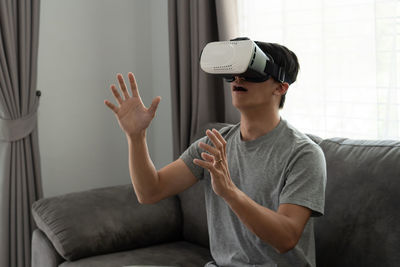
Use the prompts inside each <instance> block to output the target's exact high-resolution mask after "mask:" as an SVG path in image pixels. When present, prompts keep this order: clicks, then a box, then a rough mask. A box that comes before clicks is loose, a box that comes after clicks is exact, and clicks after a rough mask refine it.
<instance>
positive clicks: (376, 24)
mask: <svg viewBox="0 0 400 267" xmlns="http://www.w3.org/2000/svg"><path fill="white" fill-rule="evenodd" d="M237 1H238V16H239V31H240V35H241V36H248V37H250V38H252V39H254V40H260V41H266V42H277V43H280V44H283V45H285V46H287V47H288V48H289V49H291V50H292V51H293V52H295V53H296V55H297V56H298V58H299V62H300V72H299V76H298V80H297V82H295V83H294V84H293V85H292V86H291V87H290V89H289V92H288V94H287V98H286V104H285V107H284V108H283V110H282V111H281V115H282V117H283V118H285V119H287V120H288V121H289V122H290V123H292V124H293V125H294V126H295V127H297V128H298V129H299V130H302V131H303V132H307V133H312V134H316V135H319V136H321V137H324V138H327V137H333V136H342V137H349V138H357V139H400V89H399V87H400V1H397V0H375V1H373V0H304V1H297V0H282V1H272V0H237Z"/></svg>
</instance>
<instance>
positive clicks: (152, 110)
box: [149, 96, 161, 116]
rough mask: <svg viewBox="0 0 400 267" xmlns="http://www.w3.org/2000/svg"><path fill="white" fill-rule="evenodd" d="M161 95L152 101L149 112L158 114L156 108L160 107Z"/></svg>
mask: <svg viewBox="0 0 400 267" xmlns="http://www.w3.org/2000/svg"><path fill="white" fill-rule="evenodd" d="M160 101H161V97H160V96H157V97H156V98H154V99H153V102H151V106H150V108H149V112H150V113H151V114H152V115H153V116H154V115H155V114H156V110H157V107H158V104H160Z"/></svg>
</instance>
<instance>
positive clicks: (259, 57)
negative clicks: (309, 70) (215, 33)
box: [200, 37, 287, 83]
mask: <svg viewBox="0 0 400 267" xmlns="http://www.w3.org/2000/svg"><path fill="white" fill-rule="evenodd" d="M200 67H201V69H202V70H203V71H205V72H206V73H209V74H213V75H217V76H220V77H223V78H225V79H226V80H227V81H228V82H232V81H233V80H234V79H235V76H239V77H243V78H245V80H246V81H250V82H264V81H266V80H268V79H269V78H270V77H271V76H272V77H273V78H274V79H275V80H276V81H278V82H281V83H283V82H287V81H286V80H285V71H284V69H283V68H282V67H280V66H278V65H277V64H275V63H274V59H273V58H272V57H271V56H270V55H268V54H266V53H264V52H263V51H262V50H261V48H259V47H258V46H257V44H256V42H254V41H252V40H250V39H249V38H247V37H243V38H236V39H233V40H230V41H222V42H211V43H208V44H207V45H206V46H205V47H204V49H203V51H202V53H201V56H200Z"/></svg>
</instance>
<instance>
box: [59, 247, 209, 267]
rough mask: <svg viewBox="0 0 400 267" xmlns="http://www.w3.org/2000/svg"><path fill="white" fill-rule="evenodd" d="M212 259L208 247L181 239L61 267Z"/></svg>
mask: <svg viewBox="0 0 400 267" xmlns="http://www.w3.org/2000/svg"><path fill="white" fill-rule="evenodd" d="M211 260H212V257H211V255H210V251H209V250H208V249H206V248H203V247H200V246H196V245H194V244H192V243H188V242H183V241H181V242H173V243H167V244H160V245H155V246H152V247H146V248H140V249H135V250H130V251H124V252H118V253H112V254H105V255H101V256H94V257H89V258H85V259H81V260H78V261H73V262H64V263H63V264H61V265H60V267H110V266H117V267H118V266H119V267H122V266H128V265H143V266H147V265H162V266H181V267H199V266H204V264H205V263H206V262H208V261H211Z"/></svg>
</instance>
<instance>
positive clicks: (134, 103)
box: [104, 73, 197, 203]
mask: <svg viewBox="0 0 400 267" xmlns="http://www.w3.org/2000/svg"><path fill="white" fill-rule="evenodd" d="M128 78H129V82H130V85H131V92H130V93H131V94H129V92H128V89H127V87H126V84H125V81H124V78H123V77H122V75H121V74H118V75H117V79H118V82H119V87H120V89H121V92H122V96H121V94H120V93H119V91H118V89H117V87H116V86H115V85H114V84H113V85H111V91H112V93H113V95H114V97H115V100H116V101H117V103H118V105H114V104H113V103H111V102H110V101H108V100H105V101H104V104H106V106H107V107H109V108H110V109H111V110H112V111H113V112H114V114H115V116H116V118H117V119H118V123H119V125H120V127H121V129H122V130H123V131H124V132H125V134H126V137H127V139H128V145H129V172H130V175H131V180H132V184H133V187H134V189H135V193H136V195H137V197H138V200H139V202H140V203H154V202H158V201H159V200H161V199H164V198H166V197H168V196H171V195H174V194H177V193H179V192H181V191H183V190H185V189H186V188H188V187H189V186H191V185H193V184H194V183H195V182H196V181H197V179H196V178H195V177H194V175H193V174H192V173H191V171H190V170H189V168H188V167H187V166H186V165H185V163H184V162H183V161H182V160H177V161H175V162H173V163H171V164H169V165H168V166H166V167H165V168H163V169H162V170H160V171H159V172H157V171H156V169H155V168H154V164H153V162H152V161H151V158H150V156H149V152H148V148H147V144H146V129H147V128H148V127H149V125H150V123H151V121H152V120H153V118H154V116H155V114H156V110H157V107H158V104H159V103H160V100H161V98H160V97H156V98H155V99H154V100H153V102H152V104H151V106H150V107H149V108H146V107H145V106H144V104H143V102H142V99H141V98H140V94H139V89H138V87H137V84H136V80H135V77H134V75H133V73H129V74H128Z"/></svg>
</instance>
